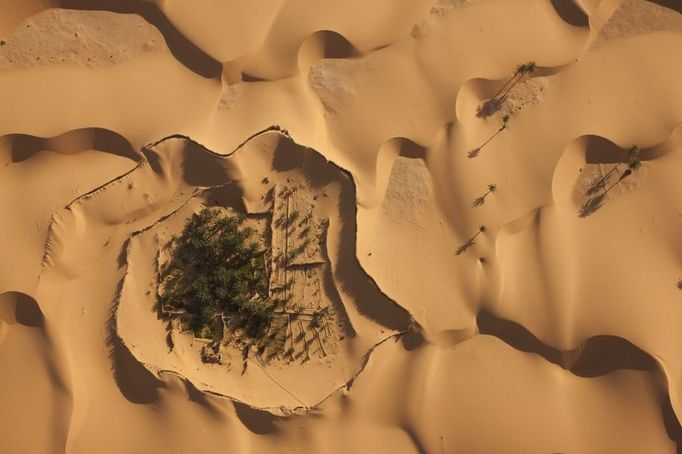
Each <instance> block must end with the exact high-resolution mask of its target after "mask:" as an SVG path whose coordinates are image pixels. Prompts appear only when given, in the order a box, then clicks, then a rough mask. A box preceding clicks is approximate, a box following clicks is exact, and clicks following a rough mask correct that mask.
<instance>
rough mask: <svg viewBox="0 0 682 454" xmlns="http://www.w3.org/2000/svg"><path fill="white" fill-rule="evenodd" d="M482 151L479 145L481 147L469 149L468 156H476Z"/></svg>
mask: <svg viewBox="0 0 682 454" xmlns="http://www.w3.org/2000/svg"><path fill="white" fill-rule="evenodd" d="M480 152H481V148H480V147H479V148H474V149H473V150H469V151H468V152H467V158H469V159H471V158H475V157H476V156H478V153H480Z"/></svg>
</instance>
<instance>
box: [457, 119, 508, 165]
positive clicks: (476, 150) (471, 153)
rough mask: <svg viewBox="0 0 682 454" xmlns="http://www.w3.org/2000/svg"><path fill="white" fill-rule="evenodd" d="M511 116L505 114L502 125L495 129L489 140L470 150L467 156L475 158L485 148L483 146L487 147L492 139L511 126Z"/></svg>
mask: <svg viewBox="0 0 682 454" xmlns="http://www.w3.org/2000/svg"><path fill="white" fill-rule="evenodd" d="M509 118H510V117H509V115H505V116H503V117H502V125H501V126H500V127H499V128H498V129H497V131H495V134H493V135H492V136H490V137H489V138H488V140H486V141H485V142H483V143H482V144H481V145H479V146H478V147H476V148H474V149H471V150H469V152H468V153H467V156H468V157H469V158H475V157H476V156H478V154H479V153H480V152H481V150H482V149H483V147H485V146H486V145H488V143H489V142H490V141H491V140H493V139H494V138H495V137H497V135H498V134H499V133H501V132H502V131H504V130H505V129H507V127H508V126H509Z"/></svg>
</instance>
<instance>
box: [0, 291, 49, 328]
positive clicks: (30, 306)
mask: <svg viewBox="0 0 682 454" xmlns="http://www.w3.org/2000/svg"><path fill="white" fill-rule="evenodd" d="M0 318H2V320H3V321H4V322H5V323H6V324H8V325H14V324H19V325H22V326H25V327H29V328H37V329H38V330H41V331H42V330H44V317H43V313H42V312H41V311H40V308H39V307H38V303H36V301H35V300H34V299H33V298H31V297H30V296H28V295H26V294H23V293H18V292H6V293H3V294H1V295H0Z"/></svg>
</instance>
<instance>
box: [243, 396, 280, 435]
mask: <svg viewBox="0 0 682 454" xmlns="http://www.w3.org/2000/svg"><path fill="white" fill-rule="evenodd" d="M233 404H234V410H235V412H236V413H237V417H238V418H239V420H240V421H241V422H242V424H244V427H246V428H247V429H249V430H250V431H251V432H253V433H254V434H257V435H269V434H274V433H276V432H278V430H279V429H278V428H277V422H278V421H282V420H286V419H287V418H285V417H282V416H275V415H273V414H272V413H269V412H267V411H265V410H258V409H257V408H253V407H250V406H248V405H246V404H244V403H241V402H237V401H234V402H233Z"/></svg>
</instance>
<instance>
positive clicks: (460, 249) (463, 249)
mask: <svg viewBox="0 0 682 454" xmlns="http://www.w3.org/2000/svg"><path fill="white" fill-rule="evenodd" d="M475 238H476V237H475V236H473V237H471V238H469V240H468V241H467V242H466V243H464V244H463V245H461V246H460V247H458V248H457V251H456V253H457V255H461V254H463V253H465V252H466V251H467V250H468V249H469V248H470V247H471V246H473V245H474V244H476V241H475V240H474V239H475Z"/></svg>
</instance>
